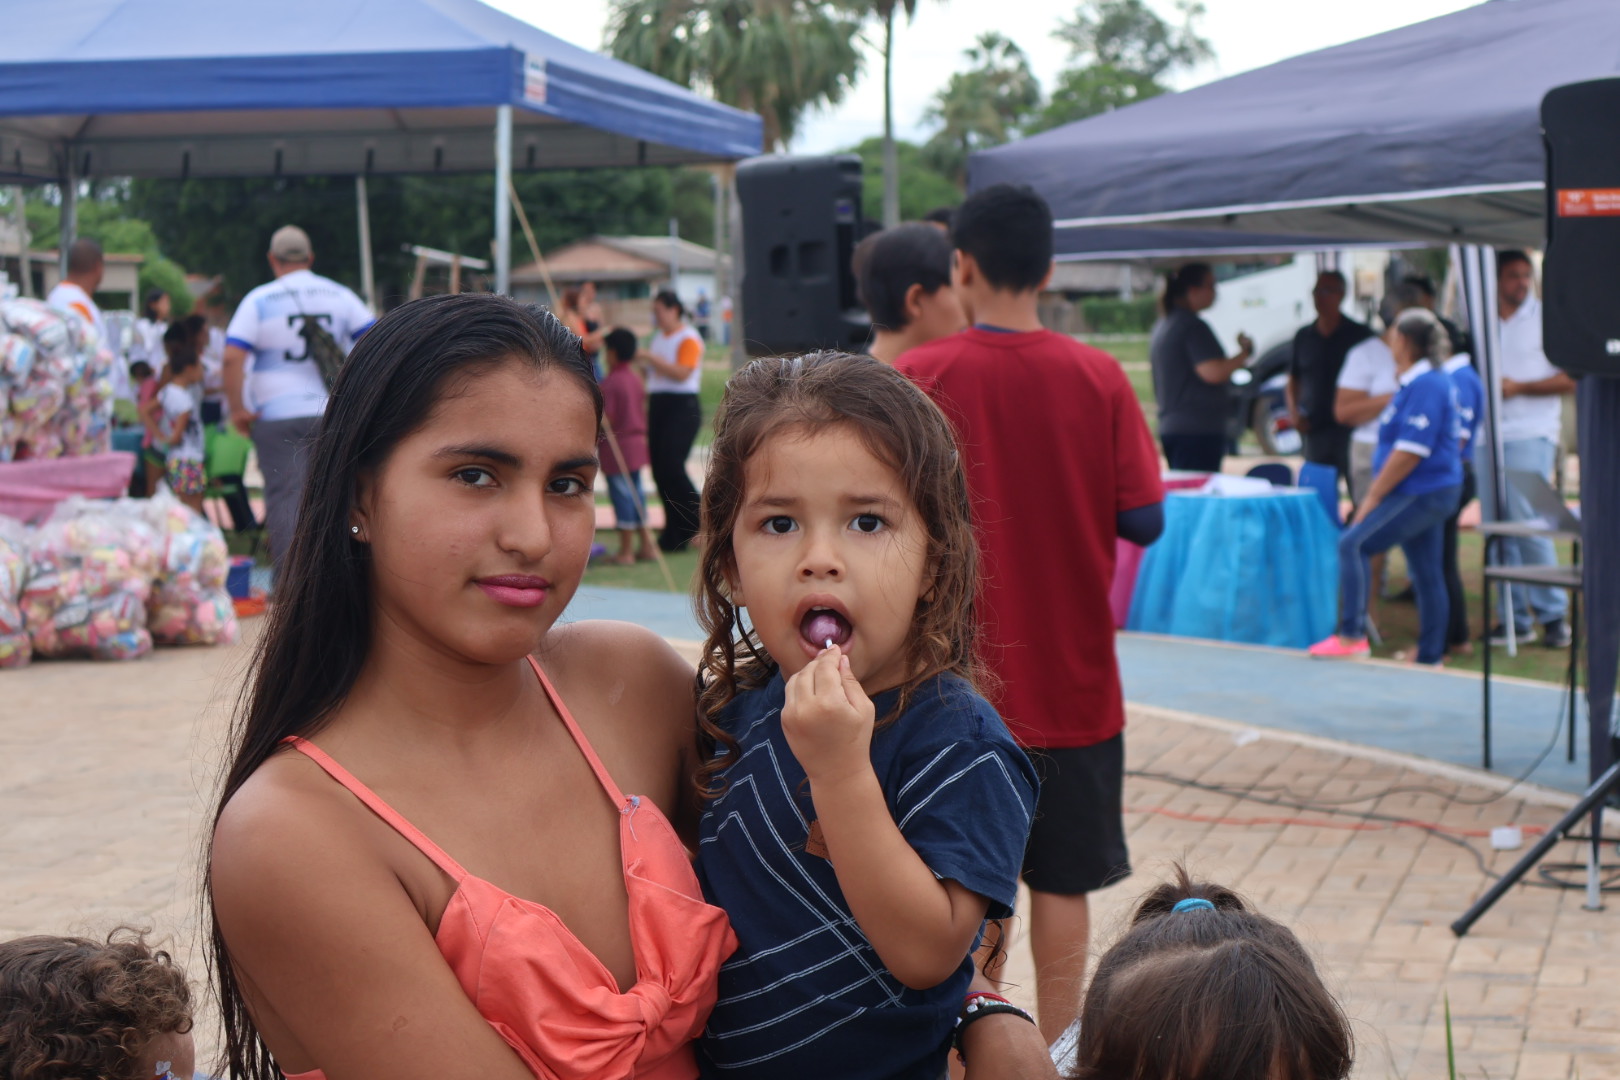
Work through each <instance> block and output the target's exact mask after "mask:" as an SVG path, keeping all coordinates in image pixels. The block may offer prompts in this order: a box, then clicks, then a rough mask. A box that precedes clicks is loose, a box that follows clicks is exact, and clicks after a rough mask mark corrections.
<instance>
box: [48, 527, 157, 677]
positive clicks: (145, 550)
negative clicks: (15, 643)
mask: <svg viewBox="0 0 1620 1080" xmlns="http://www.w3.org/2000/svg"><path fill="white" fill-rule="evenodd" d="M158 557H159V545H158V537H157V534H156V533H155V532H154V530H153V529H152V527H151V526H150V525H149V524H147V522H146V521H145V520H144V519H143V517H142V516H141V515H139V514H135V513H131V512H130V511H129V510H128V509H127V508H126V507H124V506H122V505H120V504H119V503H95V502H91V501H90V500H87V499H83V498H79V497H73V498H70V499H68V500H66V501H65V502H63V503H62V504H61V505H60V506H59V507H57V509H56V512H55V513H54V514H53V515H52V516H51V518H50V520H49V521H47V522H46V523H45V524H44V525H42V526H40V528H39V529H38V530H37V531H36V532H35V533H34V534H33V536H32V537H31V538H30V541H29V546H28V581H27V583H26V584H25V585H24V587H23V593H22V604H21V607H22V612H23V619H24V621H25V622H26V624H27V626H28V633H29V636H30V638H31V639H32V641H33V647H34V652H35V653H37V654H38V655H40V656H48V657H62V656H87V657H90V658H92V659H97V660H132V659H135V658H136V657H140V656H145V655H146V654H147V653H149V652H151V651H152V635H151V633H150V632H149V631H148V630H147V627H146V622H147V613H146V601H147V598H148V597H149V596H150V595H151V589H152V579H153V577H154V576H155V575H156V573H157V568H158Z"/></svg>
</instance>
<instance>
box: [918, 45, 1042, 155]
mask: <svg viewBox="0 0 1620 1080" xmlns="http://www.w3.org/2000/svg"><path fill="white" fill-rule="evenodd" d="M962 55H963V56H964V57H965V58H966V59H967V61H968V63H969V64H970V65H971V66H970V67H969V69H968V70H966V71H959V72H957V73H956V74H954V75H952V76H951V77H950V81H948V82H947V83H946V84H945V88H944V89H943V90H941V91H940V92H939V93H938V94H936V95H935V96H934V100H933V103H932V104H931V105H929V107H928V111H927V112H926V113H925V114H924V120H926V121H928V122H930V123H934V124H938V125H939V130H938V131H937V132H936V133H935V134H934V136H933V137H932V138H930V139H929V140H928V144H927V146H926V147H925V150H926V152H927V157H928V160H929V162H930V163H931V164H932V165H933V167H934V168H935V169H936V170H937V171H939V172H941V173H943V174H945V175H946V176H949V177H951V178H952V179H954V180H955V181H956V183H957V184H959V185H960V184H962V183H964V182H965V180H966V176H967V159H968V155H969V154H971V153H973V152H974V151H976V150H983V149H985V148H986V147H990V146H999V145H1000V144H1002V143H1004V142H1006V141H1007V140H1009V139H1011V138H1013V137H1014V136H1015V135H1017V134H1018V133H1019V132H1020V130H1021V129H1022V127H1023V125H1024V123H1025V121H1026V120H1027V119H1028V118H1029V117H1030V115H1031V114H1032V113H1033V112H1034V111H1035V109H1036V108H1037V107H1039V105H1040V102H1041V86H1040V83H1039V82H1038V81H1037V80H1036V78H1035V74H1034V72H1032V71H1031V70H1030V67H1029V58H1028V57H1027V56H1025V55H1024V50H1022V49H1020V48H1019V47H1018V46H1017V45H1016V44H1014V43H1013V42H1012V41H1011V40H1010V39H1008V38H1007V37H1005V36H1003V35H1001V34H998V33H995V32H993V31H992V32H991V33H987V34H981V35H979V39H978V41H977V42H975V43H974V44H973V46H972V47H970V48H968V49H965V50H963V53H962Z"/></svg>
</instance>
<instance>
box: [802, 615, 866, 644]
mask: <svg viewBox="0 0 1620 1080" xmlns="http://www.w3.org/2000/svg"><path fill="white" fill-rule="evenodd" d="M853 629H854V628H853V627H851V626H850V624H849V619H847V618H845V617H844V615H843V614H842V613H840V612H837V611H834V610H833V609H832V608H824V607H816V608H811V609H810V610H809V611H807V612H805V613H804V618H803V619H802V620H801V621H800V623H799V636H800V637H802V638H804V640H806V641H808V642H810V643H811V644H813V645H815V646H816V647H817V648H818V649H819V648H828V649H830V648H832V647H833V646H834V645H842V644H844V643H845V642H847V641H848V640H849V637H850V634H851V632H852V631H853Z"/></svg>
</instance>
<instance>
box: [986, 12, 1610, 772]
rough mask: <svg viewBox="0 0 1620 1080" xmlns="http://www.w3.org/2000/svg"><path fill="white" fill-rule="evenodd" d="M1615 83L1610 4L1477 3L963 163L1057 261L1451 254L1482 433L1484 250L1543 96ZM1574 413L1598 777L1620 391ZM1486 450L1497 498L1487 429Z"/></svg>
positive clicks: (1513, 199)
mask: <svg viewBox="0 0 1620 1080" xmlns="http://www.w3.org/2000/svg"><path fill="white" fill-rule="evenodd" d="M1617 74H1620V3H1616V2H1615V0H1488V2H1486V3H1481V4H1479V5H1477V6H1475V7H1472V8H1468V9H1465V10H1463V11H1460V12H1457V13H1455V14H1452V15H1446V16H1442V17H1440V18H1437V19H1431V20H1428V21H1426V22H1422V23H1417V24H1415V25H1412V26H1408V27H1404V28H1402V29H1399V30H1393V31H1390V32H1389V33H1385V34H1378V35H1375V36H1373V37H1369V38H1366V39H1364V40H1361V41H1355V42H1351V43H1349V44H1345V45H1340V46H1336V47H1334V48H1331V49H1324V50H1321V51H1318V52H1314V53H1309V54H1306V55H1303V56H1298V57H1294V58H1292V59H1290V60H1284V61H1282V62H1280V63H1277V64H1273V65H1271V66H1269V67H1265V68H1261V69H1258V70H1255V71H1250V72H1246V73H1244V74H1241V75H1236V76H1233V77H1231V78H1228V79H1222V80H1219V81H1217V82H1213V83H1210V84H1208V85H1205V86H1200V87H1197V88H1194V89H1191V90H1188V91H1185V92H1184V93H1179V94H1174V95H1167V96H1165V97H1161V98H1154V99H1150V100H1148V101H1145V102H1142V103H1140V104H1137V105H1133V106H1130V107H1128V108H1124V109H1120V110H1118V111H1116V112H1112V113H1108V114H1105V115H1102V116H1097V117H1092V118H1090V119H1088V120H1083V121H1079V122H1077V123H1074V124H1070V125H1067V126H1065V127H1061V128H1057V129H1054V130H1052V131H1049V132H1045V133H1043V134H1040V135H1037V136H1034V137H1032V138H1029V139H1026V140H1023V141H1022V142H1018V143H1013V144H1010V145H1007V146H1002V147H997V148H995V149H993V150H988V151H985V152H983V153H979V154H976V155H974V156H973V157H972V158H971V159H970V161H969V165H968V178H969V186H970V188H975V189H977V188H980V187H984V186H987V185H989V184H993V183H997V182H1002V181H1008V182H1015V183H1026V184H1030V185H1032V186H1034V187H1035V189H1036V190H1038V191H1039V192H1041V194H1042V195H1043V196H1045V197H1046V199H1047V200H1048V202H1049V203H1050V204H1051V206H1052V209H1053V213H1054V215H1055V216H1056V218H1057V219H1058V221H1057V224H1058V227H1059V230H1060V231H1059V237H1060V239H1059V241H1058V243H1059V248H1060V250H1061V249H1062V248H1063V246H1064V245H1065V244H1069V245H1071V246H1075V245H1085V244H1086V243H1088V241H1086V240H1084V239H1070V237H1071V236H1075V235H1076V234H1078V235H1079V236H1083V235H1084V234H1086V233H1090V232H1097V233H1099V234H1106V233H1107V232H1110V231H1117V230H1122V229H1123V230H1130V231H1131V233H1132V234H1134V236H1135V237H1136V238H1137V239H1136V242H1137V243H1139V244H1144V245H1145V244H1151V243H1154V241H1152V239H1151V234H1152V232H1154V231H1155V230H1164V231H1167V232H1169V231H1181V230H1189V229H1190V230H1202V231H1210V230H1215V231H1219V230H1230V231H1234V232H1237V233H1248V234H1254V233H1285V234H1292V235H1295V236H1299V235H1307V236H1309V235H1315V236H1334V237H1341V238H1342V237H1355V238H1361V239H1364V240H1368V241H1393V240H1405V241H1413V240H1415V241H1420V242H1425V243H1430V244H1435V243H1444V244H1454V245H1459V252H1458V255H1459V261H1460V263H1461V265H1462V268H1463V270H1464V278H1465V282H1466V286H1467V293H1468V296H1469V301H1470V302H1469V304H1468V308H1469V317H1470V321H1471V322H1472V323H1473V328H1474V336H1475V340H1476V342H1477V343H1478V350H1479V352H1480V354H1481V355H1480V356H1479V357H1478V359H1479V360H1480V361H1481V362H1482V364H1481V366H1482V368H1483V371H1484V374H1485V376H1486V379H1487V382H1488V383H1489V385H1490V386H1491V389H1492V394H1491V398H1490V401H1489V404H1488V406H1487V410H1488V415H1489V417H1490V418H1491V419H1492V420H1494V417H1495V415H1496V414H1497V412H1498V410H1499V409H1500V407H1501V398H1500V380H1499V379H1498V378H1497V377H1496V369H1495V363H1496V360H1495V357H1496V351H1497V349H1498V348H1499V345H1498V339H1499V335H1498V333H1497V331H1498V327H1497V325H1496V324H1497V307H1496V298H1495V295H1494V294H1495V273H1494V270H1495V258H1494V253H1493V252H1492V250H1491V247H1490V245H1511V246H1514V247H1539V246H1541V244H1542V242H1543V237H1544V213H1545V202H1544V199H1545V195H1544V187H1545V175H1546V162H1545V154H1544V150H1543V142H1542V134H1541V124H1540V115H1539V110H1540V106H1541V101H1542V98H1543V97H1544V96H1545V95H1546V94H1547V92H1548V91H1549V90H1551V89H1552V88H1553V87H1555V86H1561V85H1565V84H1568V83H1573V82H1580V81H1585V80H1590V79H1599V78H1609V77H1613V76H1615V75H1617ZM1115 246H1117V244H1116V245H1115ZM1578 409H1579V418H1580V449H1581V462H1582V480H1581V483H1582V491H1583V496H1584V498H1583V505H1584V510H1585V513H1584V514H1583V519H1582V533H1583V544H1582V548H1583V554H1584V557H1585V559H1584V561H1585V583H1584V593H1585V597H1586V605H1585V607H1586V612H1587V615H1588V619H1589V622H1588V635H1589V636H1588V665H1589V667H1588V682H1587V704H1588V710H1589V718H1590V740H1589V744H1588V745H1589V748H1590V754H1591V759H1590V762H1589V765H1590V768H1591V770H1592V775H1593V777H1594V778H1596V777H1597V776H1598V775H1599V774H1600V773H1602V772H1603V770H1604V769H1605V767H1606V766H1607V764H1608V762H1609V760H1610V759H1611V756H1612V754H1613V747H1614V743H1613V741H1612V739H1613V736H1614V735H1615V734H1616V733H1617V730H1616V728H1615V726H1614V723H1613V722H1614V720H1616V719H1620V717H1617V716H1616V711H1615V708H1614V704H1615V696H1614V692H1615V685H1616V675H1617V669H1620V421H1617V418H1620V379H1600V378H1595V377H1588V378H1585V379H1582V380H1581V387H1580V394H1579V405H1578ZM1487 445H1488V446H1489V447H1490V448H1491V452H1492V453H1493V454H1494V455H1495V458H1496V461H1497V463H1498V468H1497V469H1496V470H1495V475H1496V477H1497V482H1498V483H1499V484H1500V483H1502V482H1503V481H1502V479H1501V478H1502V476H1503V470H1502V469H1501V468H1500V462H1501V456H1500V440H1499V439H1498V437H1497V435H1496V432H1495V425H1494V422H1493V423H1491V424H1490V425H1489V426H1488V443H1487ZM1499 501H1500V500H1499Z"/></svg>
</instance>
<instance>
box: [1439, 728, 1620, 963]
mask: <svg viewBox="0 0 1620 1080" xmlns="http://www.w3.org/2000/svg"><path fill="white" fill-rule="evenodd" d="M1616 786H1620V760H1617V761H1616V762H1615V763H1614V764H1613V765H1610V766H1609V768H1608V771H1607V772H1605V773H1604V774H1603V775H1602V776H1600V777H1598V778H1597V782H1596V783H1594V784H1593V785H1592V786H1591V787H1589V788H1587V789H1586V792H1585V793H1584V794H1583V795H1581V798H1580V801H1579V802H1577V803H1576V804H1575V805H1574V807H1573V808H1571V810H1570V812H1569V813H1567V814H1565V815H1564V816H1563V817H1562V818H1560V819H1559V820H1558V824H1556V825H1554V826H1553V827H1552V828H1550V829H1548V830H1547V832H1546V833H1545V834H1544V835H1543V836H1542V838H1541V839H1540V840H1538V841H1536V845H1535V846H1534V847H1532V848H1531V849H1530V850H1529V851H1528V852H1526V853H1525V856H1524V858H1522V859H1520V860H1519V861H1518V862H1517V863H1515V864H1514V865H1513V869H1511V870H1509V871H1508V872H1507V873H1505V874H1503V875H1502V876H1501V877H1500V878H1498V879H1497V881H1496V883H1495V884H1494V885H1492V886H1491V887H1490V889H1489V890H1488V891H1487V892H1486V893H1485V895H1484V896H1482V897H1480V898H1479V899H1478V900H1476V901H1475V902H1474V906H1473V907H1471V908H1469V909H1468V910H1467V911H1466V912H1464V913H1463V916H1462V918H1460V919H1458V920H1457V921H1456V922H1454V923H1452V924H1451V932H1452V933H1453V934H1456V935H1457V936H1458V937H1462V936H1463V935H1464V934H1466V933H1468V930H1469V928H1470V927H1472V926H1473V925H1474V923H1476V922H1478V921H1479V917H1480V916H1481V915H1483V914H1485V912H1487V911H1489V910H1490V908H1491V905H1492V904H1494V903H1496V902H1497V901H1498V900H1500V899H1501V898H1502V895H1503V894H1504V893H1506V892H1507V891H1508V890H1509V889H1511V888H1512V887H1513V886H1514V885H1517V884H1518V883H1519V879H1520V878H1522V877H1524V875H1525V874H1527V873H1529V872H1530V868H1531V867H1533V866H1535V865H1536V863H1538V862H1540V861H1541V860H1542V858H1543V857H1544V856H1545V855H1546V854H1547V852H1549V851H1551V850H1552V849H1553V845H1555V844H1557V843H1558V842H1559V841H1560V840H1562V839H1563V838H1564V837H1565V836H1567V835H1568V834H1569V831H1570V830H1571V829H1573V828H1574V827H1575V826H1576V824H1577V823H1578V822H1579V821H1580V820H1581V818H1583V817H1585V816H1586V815H1587V814H1591V815H1592V843H1591V847H1590V849H1589V850H1588V852H1587V856H1586V903H1585V904H1584V905H1582V906H1583V907H1585V908H1586V910H1587V911H1601V910H1602V909H1603V885H1602V879H1601V875H1602V858H1601V856H1602V852H1603V801H1604V800H1605V799H1607V798H1608V796H1609V792H1611V791H1613V790H1614V789H1615V787H1616Z"/></svg>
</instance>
